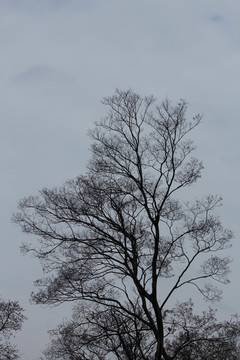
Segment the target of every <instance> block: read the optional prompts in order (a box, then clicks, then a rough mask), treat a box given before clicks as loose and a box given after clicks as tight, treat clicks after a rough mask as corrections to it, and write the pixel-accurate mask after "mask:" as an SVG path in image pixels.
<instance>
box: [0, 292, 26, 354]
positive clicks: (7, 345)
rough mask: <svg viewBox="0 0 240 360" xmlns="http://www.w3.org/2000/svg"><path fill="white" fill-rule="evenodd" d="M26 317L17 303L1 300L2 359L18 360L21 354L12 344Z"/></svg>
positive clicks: (0, 341)
mask: <svg viewBox="0 0 240 360" xmlns="http://www.w3.org/2000/svg"><path fill="white" fill-rule="evenodd" d="M24 319H26V318H25V316H24V315H23V308H22V307H21V306H20V305H19V303H18V302H17V301H12V300H7V301H6V300H3V299H1V298H0V359H1V360H16V359H18V358H19V352H18V350H17V348H16V347H15V345H13V344H12V343H11V342H10V339H11V337H13V335H14V333H15V332H17V331H19V330H21V328H22V324H23V321H24Z"/></svg>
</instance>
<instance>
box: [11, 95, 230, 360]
mask: <svg viewBox="0 0 240 360" xmlns="http://www.w3.org/2000/svg"><path fill="white" fill-rule="evenodd" d="M103 103H104V104H105V105H106V106H107V107H108V109H109V111H108V114H107V116H106V117H105V118H104V119H103V120H101V121H99V122H97V123H96V126H95V128H94V130H92V131H90V132H89V134H90V136H91V137H92V139H93V144H92V148H91V151H92V158H91V160H90V161H89V163H88V170H87V172H86V174H85V175H81V176H79V177H77V178H76V179H73V180H69V181H67V182H66V183H65V184H64V185H63V186H62V187H60V188H53V189H43V190H42V191H40V193H39V196H29V197H27V198H24V199H23V200H21V201H20V203H19V212H18V213H16V214H15V216H14V221H15V222H16V223H18V224H19V225H20V226H21V227H22V230H23V231H24V232H26V233H30V234H34V235H37V236H38V238H39V242H38V244H39V245H36V244H34V245H31V244H25V245H24V250H25V251H27V252H32V253H34V254H35V256H36V257H38V258H39V259H40V261H41V262H42V264H43V269H44V271H45V272H46V273H48V275H46V277H44V278H43V279H40V280H37V281H36V286H37V287H38V291H37V292H36V293H33V294H32V299H33V300H34V301H35V302H36V303H39V304H60V303H62V302H65V301H75V300H78V301H80V302H81V311H80V320H79V322H77V323H75V322H73V323H71V324H70V325H71V326H70V327H69V326H68V325H67V329H68V331H69V334H71V331H73V334H74V336H75V332H74V331H75V329H76V336H77V338H78V341H77V346H79V347H80V348H79V349H78V350H73V353H72V355H71V356H72V357H71V356H70V355H69V359H89V360H90V359H109V358H111V359H143V360H144V359H154V360H160V359H165V360H167V359H188V358H190V357H191V356H193V355H192V354H194V356H195V353H196V351H197V350H196V351H195V350H194V349H197V345H196V344H198V343H199V341H198V339H197V335H196V337H194V336H191V346H190V348H191V349H190V350H189V346H188V345H186V341H187V340H186V339H187V336H188V333H189V329H188V328H187V325H186V326H185V327H184V326H183V325H182V323H181V322H179V324H177V323H175V321H177V320H176V314H177V311H180V309H181V306H180V305H179V306H178V307H177V309H178V310H172V301H173V300H174V299H176V298H178V296H179V294H180V292H179V291H180V289H182V288H184V287H188V288H189V289H190V288H191V287H192V288H193V289H194V288H195V289H197V290H198V291H199V292H200V293H201V294H202V296H203V297H204V298H206V299H208V300H212V301H214V300H219V299H220V290H218V289H217V288H216V286H215V285H214V282H218V283H222V284H226V283H227V282H228V278H227V275H228V272H229V262H230V261H229V259H228V258H227V257H224V256H221V251H222V250H225V249H227V248H228V247H229V246H230V240H231V239H232V233H231V231H229V230H226V229H224V228H223V226H222V224H221V222H220V220H219V218H218V217H217V216H216V215H214V210H215V208H216V207H218V206H219V205H220V204H221V198H219V197H216V196H212V195H209V196H207V197H205V198H203V199H200V200H195V201H193V202H192V203H190V202H184V201H180V200H179V199H178V198H177V194H181V197H182V194H184V192H183V190H184V189H185V188H187V187H188V186H190V185H192V184H193V183H195V182H196V181H197V180H198V179H199V177H200V175H201V170H202V168H203V165H202V163H201V162H200V161H199V160H197V159H196V158H195V157H193V156H192V152H193V150H194V145H193V142H192V141H191V140H189V139H188V134H189V132H191V131H192V130H193V129H194V128H195V127H196V126H197V125H198V124H199V122H200V120H201V116H200V115H196V116H195V117H193V119H191V121H188V120H187V119H186V110H187V104H186V102H185V101H183V100H181V101H180V102H179V103H178V104H177V105H176V106H173V105H172V104H171V103H170V102H169V101H167V100H166V101H164V102H162V103H161V104H160V105H155V99H154V98H153V97H152V96H151V97H145V98H142V97H140V96H139V95H137V94H135V93H134V92H132V91H131V90H129V91H119V90H117V91H116V92H115V94H114V95H113V96H112V97H108V98H105V99H104V101H103ZM166 279H168V281H167V286H165V284H166ZM189 291H190V290H189ZM184 304H185V303H184ZM184 304H183V305H182V306H185V307H186V306H187V305H186V304H185V305H184ZM188 306H190V305H188ZM190 308H191V306H190ZM188 309H189V308H188ZM188 311H190V310H188ZM210 315H211V313H210ZM210 315H209V316H210ZM190 318H191V317H189V320H190ZM203 318H204V317H203ZM171 319H172V320H171ZM171 321H172V323H171ZM179 321H180V320H179ZM199 321H200V320H199ZM169 322H170V323H171V324H170V325H169ZM168 329H171V330H168ZM65 330H66V327H65V326H63V327H61V326H60V328H59V329H58V330H57V332H56V333H55V334H58V332H59V331H60V332H61V331H65ZM191 334H192V332H190V333H189V336H190V335H191ZM207 334H208V337H211V331H209V333H207ZM56 336H57V337H58V335H56ZM74 336H66V337H65V336H63V339H65V340H66V341H67V342H68V341H70V343H71V345H72V349H75V345H74V344H75V342H74V341H75V340H74V339H75V337H74ZM195 338H196V339H195ZM80 339H81V340H80ZM56 341H57V340H56ZM206 341H207V340H206ZM206 341H205V342H206ZM204 344H205V343H204ZM188 350H189V351H190V353H189V354H190V355H189V356H190V357H187V356H188V355H184V356H185V357H181V356H183V355H182V354H183V353H184V354H188ZM191 351H192V352H191ZM194 351H195V353H194ZM74 352H75V353H74ZM76 354H77V355H76ZM54 356H55V355H54ZM74 356H75V357H74ZM59 358H61V357H59ZM205 358H206V357H204V359H205ZM196 359H197V357H196Z"/></svg>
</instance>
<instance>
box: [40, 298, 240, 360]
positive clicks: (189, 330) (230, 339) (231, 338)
mask: <svg viewBox="0 0 240 360" xmlns="http://www.w3.org/2000/svg"><path fill="white" fill-rule="evenodd" d="M215 312H216V311H214V310H213V309H211V308H209V309H208V310H207V311H204V312H202V314H197V315H196V314H194V312H193V302H192V301H191V300H189V301H187V302H183V303H179V302H178V303H177V305H176V307H174V308H172V309H171V310H166V311H165V312H164V313H163V318H164V329H165V334H164V342H165V350H166V352H167V353H168V356H169V358H170V359H176V360H192V359H194V360H195V359H196V360H203V359H204V360H238V359H239V358H240V345H239V333H240V321H239V318H238V317H237V316H236V315H235V316H233V317H232V318H231V319H230V321H224V322H219V321H217V318H216V314H215ZM132 320H134V323H133V322H132ZM49 333H50V337H51V343H50V345H49V346H48V348H47V350H46V351H45V352H44V354H45V358H46V359H47V360H59V359H70V360H79V359H81V360H84V359H88V360H89V359H97V360H102V359H112V358H113V354H114V355H115V357H116V358H117V359H121V360H129V359H135V360H137V359H143V360H144V359H146V360H148V359H154V352H153V350H154V348H155V340H154V337H153V336H152V334H151V332H150V331H149V329H148V328H147V327H146V326H144V325H143V324H142V323H140V322H139V321H138V319H137V317H135V318H130V319H126V318H124V317H122V316H121V315H120V314H118V315H117V316H116V314H112V311H111V310H109V309H104V310H102V311H101V310H100V309H99V308H98V309H97V311H92V309H91V310H88V309H86V307H82V305H80V304H79V305H78V306H76V307H75V308H74V313H73V317H72V320H70V321H67V322H66V321H64V322H63V323H62V324H60V325H59V326H58V327H57V329H55V330H51V331H49ZM110 349H111V351H109V350H110ZM109 353H110V354H109ZM108 354H109V356H108Z"/></svg>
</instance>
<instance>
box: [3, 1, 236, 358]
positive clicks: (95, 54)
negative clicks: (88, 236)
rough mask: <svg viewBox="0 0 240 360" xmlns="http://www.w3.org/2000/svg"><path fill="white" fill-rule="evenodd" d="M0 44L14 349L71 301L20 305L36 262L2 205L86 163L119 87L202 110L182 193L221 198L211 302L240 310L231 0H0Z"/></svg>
mask: <svg viewBox="0 0 240 360" xmlns="http://www.w3.org/2000/svg"><path fill="white" fill-rule="evenodd" d="M0 51H1V56H0V64H1V82H0V112H1V117H0V121H1V131H0V162H1V176H0V182H1V184H0V185H1V186H0V196H1V202H0V204H1V210H0V211H1V213H0V215H1V216H0V222H1V223H0V226H1V237H0V242H1V243H0V246H1V247H0V249H1V251H0V274H1V278H0V285H1V286H0V294H1V296H2V297H3V298H11V299H16V300H19V301H20V303H21V305H22V306H23V307H24V308H25V309H26V315H27V316H28V318H29V319H28V321H27V322H26V323H25V325H24V328H23V331H22V332H21V333H20V334H19V336H17V338H16V341H17V342H18V343H19V347H20V349H21V351H22V353H23V356H22V359H24V360H34V359H37V358H38V356H40V354H41V350H43V349H44V347H45V345H46V343H47V342H48V335H47V329H51V328H54V327H55V326H56V324H57V323H59V322H60V321H61V319H62V318H63V317H65V316H66V317H67V316H69V314H70V309H69V307H68V306H63V307H61V308H60V307H58V308H56V309H51V310H49V309H42V308H41V307H39V306H36V305H30V304H29V295H30V292H31V291H32V290H33V281H34V280H35V279H37V278H39V277H41V267H40V265H39V263H38V262H37V260H35V259H33V258H31V257H30V256H22V255H21V254H20V251H19V246H20V244H21V242H22V241H24V239H26V235H24V234H22V233H21V232H20V230H19V229H18V228H17V227H15V226H14V225H13V224H11V222H10V218H11V214H12V212H13V211H15V209H16V205H17V201H18V200H19V198H21V197H23V196H25V195H30V194H34V193H36V192H37V190H39V189H41V188H42V187H52V186H54V185H61V184H62V183H63V182H64V181H65V180H66V179H68V178H72V177H74V176H76V175H78V174H80V173H81V172H83V171H84V167H85V164H86V161H87V159H88V157H89V139H88V137H87V135H86V133H87V129H88V128H89V127H91V126H92V125H93V122H94V121H95V120H98V119H99V118H100V117H101V116H103V115H104V113H105V108H104V106H102V105H101V104H100V100H101V98H102V97H104V96H108V95H111V94H112V93H113V92H114V89H115V88H116V87H118V88H120V89H123V90H126V89H128V88H129V87H131V88H132V89H133V90H134V91H136V92H138V93H140V94H141V95H150V94H153V95H154V96H155V97H157V98H158V99H159V100H162V99H164V98H166V97H168V98H169V99H170V100H172V101H173V102H176V101H178V100H179V99H180V98H184V99H186V100H187V101H188V102H189V115H190V116H191V115H193V114H195V113H198V112H200V113H202V114H203V115H204V118H203V122H202V125H200V127H199V128H198V129H197V130H196V132H195V134H194V139H195V141H196V144H197V146H198V150H197V154H198V156H199V157H200V158H201V159H202V160H203V162H204V165H205V171H204V172H203V177H202V179H201V180H200V182H199V184H198V185H197V186H196V187H195V188H193V189H192V190H191V191H190V194H191V195H192V196H195V195H196V194H203V195H204V194H207V193H218V194H221V195H222V196H223V198H224V207H223V208H222V209H221V210H220V214H221V217H222V220H223V223H224V225H226V226H227V227H230V228H231V229H232V230H233V231H234V232H235V235H236V239H235V244H234V247H233V248H232V250H231V252H230V253H231V256H232V257H233V259H234V261H233V264H232V274H231V280H232V283H231V284H230V285H228V286H227V288H226V289H225V296H224V298H223V302H222V304H221V306H220V310H221V311H222V312H224V313H226V314H230V313H234V312H237V311H239V309H238V307H239V303H240V290H239V270H240V264H239V260H238V259H239V252H240V244H239V233H240V225H239V200H240V199H239V177H240V176H239V175H240V168H239V164H240V153H239V140H238V137H239V133H240V119H239V116H240V101H239V95H240V89H239V87H240V71H239V69H240V2H239V0H221V1H219V0H201V1H200V0H181V1H180V0H165V1H164V0H0Z"/></svg>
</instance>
